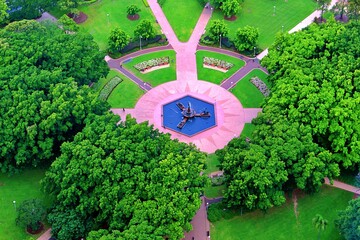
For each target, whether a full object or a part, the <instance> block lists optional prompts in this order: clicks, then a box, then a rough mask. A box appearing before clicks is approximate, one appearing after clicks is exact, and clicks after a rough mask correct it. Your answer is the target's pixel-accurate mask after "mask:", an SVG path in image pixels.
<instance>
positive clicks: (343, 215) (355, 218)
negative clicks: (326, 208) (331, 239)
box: [335, 198, 360, 240]
mask: <svg viewBox="0 0 360 240" xmlns="http://www.w3.org/2000/svg"><path fill="white" fill-rule="evenodd" d="M359 211H360V198H357V199H353V200H351V201H350V202H349V206H348V207H347V208H346V209H345V210H343V211H340V212H339V215H338V218H337V219H336V220H335V226H336V227H337V228H338V229H339V231H340V234H341V235H342V236H343V237H344V238H345V239H346V240H353V239H359V238H360V228H359V226H360V215H359Z"/></svg>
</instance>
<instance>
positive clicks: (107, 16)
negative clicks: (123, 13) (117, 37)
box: [106, 14, 110, 24]
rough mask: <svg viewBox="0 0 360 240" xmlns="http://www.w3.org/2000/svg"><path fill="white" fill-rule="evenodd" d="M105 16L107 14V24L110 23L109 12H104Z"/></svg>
mask: <svg viewBox="0 0 360 240" xmlns="http://www.w3.org/2000/svg"><path fill="white" fill-rule="evenodd" d="M106 16H107V22H108V24H109V23H110V21H109V14H106Z"/></svg>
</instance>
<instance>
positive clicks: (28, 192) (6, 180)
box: [0, 169, 49, 239]
mask: <svg viewBox="0 0 360 240" xmlns="http://www.w3.org/2000/svg"><path fill="white" fill-rule="evenodd" d="M44 175H45V171H44V170H39V169H36V170H24V171H23V172H22V173H19V174H15V175H13V176H10V177H9V176H7V175H6V174H2V173H1V174H0V206H1V211H0V226H1V227H0V239H29V238H30V237H33V238H35V239H36V238H38V237H39V236H40V235H41V233H40V234H37V235H30V234H27V233H26V231H25V229H24V228H22V227H20V226H17V225H16V224H15V218H16V216H17V214H16V210H15V209H16V207H19V205H20V204H21V203H22V202H23V201H24V200H28V199H33V198H36V199H40V200H42V201H43V202H44V204H45V205H46V206H49V200H48V199H47V198H46V196H45V195H44V194H43V193H42V192H41V191H40V180H41V179H42V178H43V177H44ZM13 201H16V202H15V204H14V203H13Z"/></svg>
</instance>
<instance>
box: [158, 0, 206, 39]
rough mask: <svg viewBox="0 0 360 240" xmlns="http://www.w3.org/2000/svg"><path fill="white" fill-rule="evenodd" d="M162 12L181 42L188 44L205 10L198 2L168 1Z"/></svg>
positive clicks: (186, 0)
mask: <svg viewBox="0 0 360 240" xmlns="http://www.w3.org/2000/svg"><path fill="white" fill-rule="evenodd" d="M162 10H163V12H164V14H165V16H166V18H167V20H168V21H169V23H170V25H171V27H172V29H173V30H174V32H175V34H176V36H177V38H178V39H179V41H181V42H187V41H188V40H189V38H190V36H191V34H192V32H193V30H194V28H195V26H196V23H197V21H198V19H199V17H200V14H201V12H202V10H203V6H202V5H201V4H200V3H199V1H197V0H177V1H175V0H166V1H165V3H164V5H163V6H162Z"/></svg>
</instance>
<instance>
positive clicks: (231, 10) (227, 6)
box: [220, 0, 240, 18]
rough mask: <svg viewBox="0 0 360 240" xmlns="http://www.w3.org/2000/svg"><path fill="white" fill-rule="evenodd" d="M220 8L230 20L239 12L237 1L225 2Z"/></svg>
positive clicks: (229, 0) (228, 0) (227, 0)
mask: <svg viewBox="0 0 360 240" xmlns="http://www.w3.org/2000/svg"><path fill="white" fill-rule="evenodd" d="M220 8H221V10H222V11H223V13H224V15H225V16H226V17H228V18H230V17H232V16H234V15H236V14H237V13H238V12H239V11H240V3H239V1H238V0H226V1H225V2H223V4H222V5H221V7H220Z"/></svg>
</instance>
